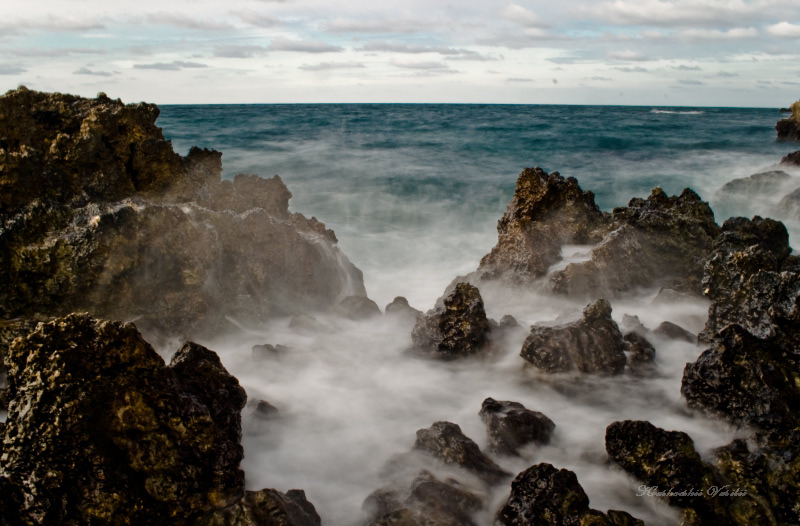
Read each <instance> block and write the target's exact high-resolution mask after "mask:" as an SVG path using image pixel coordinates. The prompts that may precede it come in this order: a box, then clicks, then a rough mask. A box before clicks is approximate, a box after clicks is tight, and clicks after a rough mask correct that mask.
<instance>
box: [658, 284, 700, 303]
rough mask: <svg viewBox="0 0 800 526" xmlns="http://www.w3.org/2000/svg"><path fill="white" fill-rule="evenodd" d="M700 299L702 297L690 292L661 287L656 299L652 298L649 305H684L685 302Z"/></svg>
mask: <svg viewBox="0 0 800 526" xmlns="http://www.w3.org/2000/svg"><path fill="white" fill-rule="evenodd" d="M701 299H702V296H700V295H697V294H694V293H693V292H690V291H685V290H678V289H674V288H671V287H661V288H660V289H659V290H658V294H656V297H655V298H653V301H651V302H650V303H651V304H653V305H674V304H676V303H685V302H687V301H697V300H701Z"/></svg>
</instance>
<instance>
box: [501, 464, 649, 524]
mask: <svg viewBox="0 0 800 526" xmlns="http://www.w3.org/2000/svg"><path fill="white" fill-rule="evenodd" d="M496 521H497V523H499V524H502V525H504V526H566V525H576V526H577V525H589V524H592V525H598V526H600V525H603V526H612V525H619V526H623V525H631V526H643V525H644V523H643V522H642V521H640V520H638V519H635V518H633V517H631V516H630V515H629V514H628V513H626V512H622V511H609V512H608V515H606V514H604V513H602V512H600V511H597V510H594V509H591V508H589V497H588V496H586V492H585V491H583V488H582V487H581V485H580V484H579V483H578V478H577V477H576V476H575V473H573V472H572V471H569V470H567V469H556V468H555V467H553V466H552V465H551V464H547V463H541V464H536V465H534V466H531V467H530V468H528V469H526V470H525V471H523V472H522V473H520V474H519V475H517V477H516V478H515V479H514V481H513V482H511V495H510V496H509V498H508V500H507V501H506V503H505V504H504V505H503V507H502V508H501V509H500V510H499V511H498V512H497V517H496Z"/></svg>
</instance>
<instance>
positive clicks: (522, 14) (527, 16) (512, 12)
mask: <svg viewBox="0 0 800 526" xmlns="http://www.w3.org/2000/svg"><path fill="white" fill-rule="evenodd" d="M500 16H501V17H502V18H504V19H506V20H509V21H511V22H516V23H517V24H520V25H523V26H527V27H548V24H546V23H545V22H544V21H543V20H542V19H541V18H540V17H539V15H537V14H536V13H534V12H533V11H530V10H529V9H526V8H524V7H522V6H521V5H518V4H508V5H507V6H506V7H505V8H503V10H502V11H501V12H500Z"/></svg>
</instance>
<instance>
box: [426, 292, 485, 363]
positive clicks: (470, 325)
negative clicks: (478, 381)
mask: <svg viewBox="0 0 800 526" xmlns="http://www.w3.org/2000/svg"><path fill="white" fill-rule="evenodd" d="M489 332H490V327H489V321H488V320H487V318H486V311H485V310H484V308H483V299H482V298H481V294H480V291H479V290H478V289H477V288H475V287H473V286H472V285H470V284H469V283H459V284H457V285H456V286H455V288H454V289H453V292H451V293H450V295H449V296H447V297H446V298H445V299H444V305H443V306H442V307H437V308H435V309H432V310H429V311H428V312H427V313H426V314H424V315H423V316H420V317H419V318H417V323H416V325H415V326H414V329H413V331H412V332H411V339H412V341H413V342H414V346H415V347H416V348H417V349H418V350H419V351H421V352H423V353H426V354H430V355H432V356H435V357H436V358H439V359H442V360H455V359H458V358H464V357H468V356H475V355H479V354H481V353H483V352H484V351H486V350H487V349H488V347H489V345H490V342H489Z"/></svg>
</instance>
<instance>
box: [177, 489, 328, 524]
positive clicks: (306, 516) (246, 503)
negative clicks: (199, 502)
mask: <svg viewBox="0 0 800 526" xmlns="http://www.w3.org/2000/svg"><path fill="white" fill-rule="evenodd" d="M193 524H195V525H196V526H254V525H259V526H260V525H264V526H273V525H274V526H320V524H321V520H320V517H319V515H318V514H317V510H316V509H315V508H314V505H313V504H311V503H310V502H308V500H306V494H305V492H304V491H303V490H299V489H292V490H289V491H287V492H286V493H281V492H280V491H276V490H274V489H262V490H260V491H245V492H244V496H243V497H242V498H241V499H239V500H238V501H237V502H236V504H234V505H233V506H229V507H227V508H224V509H222V510H218V511H215V512H212V513H209V514H207V515H204V516H201V517H198V518H197V519H196V520H195V521H194V523H193Z"/></svg>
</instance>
